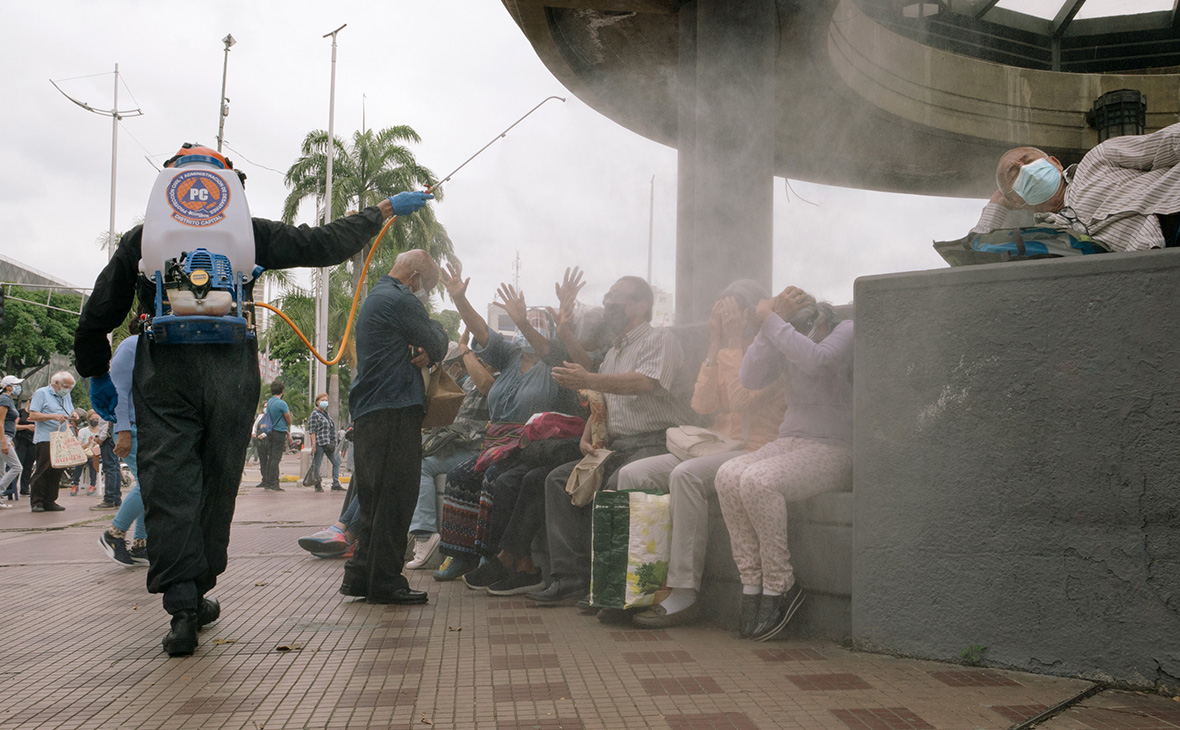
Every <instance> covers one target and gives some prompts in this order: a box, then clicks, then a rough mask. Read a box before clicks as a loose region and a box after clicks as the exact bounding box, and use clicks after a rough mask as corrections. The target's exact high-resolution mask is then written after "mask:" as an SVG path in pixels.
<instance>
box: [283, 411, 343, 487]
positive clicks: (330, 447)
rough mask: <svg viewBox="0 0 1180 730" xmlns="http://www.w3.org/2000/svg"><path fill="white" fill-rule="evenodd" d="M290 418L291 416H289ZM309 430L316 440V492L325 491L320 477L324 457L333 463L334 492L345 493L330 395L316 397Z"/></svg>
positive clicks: (314, 462)
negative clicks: (330, 414)
mask: <svg viewBox="0 0 1180 730" xmlns="http://www.w3.org/2000/svg"><path fill="white" fill-rule="evenodd" d="M287 415H288V417H290V414H289V413H288V414H287ZM307 430H308V432H309V433H310V434H311V437H312V438H314V439H315V456H314V457H312V460H311V472H312V474H313V475H315V490H316V491H317V492H322V491H324V486H323V479H322V478H321V477H320V464H321V463H322V461H323V458H324V455H325V454H326V455H327V457H328V461H330V462H332V491H333V492H343V491H344V487H342V486H340V457H339V456H337V455H336V444H337V443H338V442H337V436H336V423H335V422H334V421H333V420H332V417H331V416H329V415H328V394H327V393H320V394H319V395H317V396H316V397H315V408H314V409H313V410H312V412H311V415H310V416H308V417H307Z"/></svg>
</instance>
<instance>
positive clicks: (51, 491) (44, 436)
mask: <svg viewBox="0 0 1180 730" xmlns="http://www.w3.org/2000/svg"><path fill="white" fill-rule="evenodd" d="M75 382H76V381H75V380H74V376H73V375H70V374H69V373H68V372H66V371H65V370H62V371H60V372H56V373H54V374H53V375H52V376H51V377H50V378H49V385H47V386H45V387H44V388H38V389H37V392H36V393H33V401H32V402H31V403H30V404H29V420H30V421H32V422H33V423H35V424H36V425H37V427H36V429H35V430H34V431H33V444H34V445H35V446H36V449H37V469H36V471H35V472H34V474H33V482H32V484H31V485H30V487H29V491H30V494H29V505H30V506H29V509H30V510H31V511H33V512H61V511H63V510H65V507H63V506H61V505H60V504H58V503H57V490H58V487H59V486H60V485H61V475H62V473H63V472H65V469H54V468H53V466H52V464H51V462H50V453H49V438H50V436H51V435H52V434H53V432H54V431H60V430H62V429H63V428H69V423H70V414H71V413H73V412H74V401H73V400H71V399H70V391H71V390H73V389H74V383H75Z"/></svg>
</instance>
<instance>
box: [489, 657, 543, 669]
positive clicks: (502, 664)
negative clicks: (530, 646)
mask: <svg viewBox="0 0 1180 730" xmlns="http://www.w3.org/2000/svg"><path fill="white" fill-rule="evenodd" d="M490 666H491V668H492V669H556V668H557V667H559V666H560V664H559V663H558V660H557V655H556V654H533V655H531V656H494V657H492V658H491V660H490Z"/></svg>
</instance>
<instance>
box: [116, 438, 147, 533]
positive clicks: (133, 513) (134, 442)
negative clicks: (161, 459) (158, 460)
mask: <svg viewBox="0 0 1180 730" xmlns="http://www.w3.org/2000/svg"><path fill="white" fill-rule="evenodd" d="M138 451H139V438H138V437H137V436H136V433H135V426H132V427H131V453H129V454H127V456H126V457H125V458H124V459H123V461H126V462H127V468H128V469H130V470H131V477H132V478H133V479H135V487H134V488H132V490H131V491H130V492H128V493H127V499H124V500H123V504H122V506H120V507H119V511H118V512H116V513H115V519H113V520H111V524H112V525H114V526H115V528H116V529H119V530H122V531H123V532H127V530H129V529H131V522H132V521H133V520H134V522H135V539H136V540H146V539H147V528H146V527H145V526H144V524H143V497H142V496H140V494H139V460H138V459H137V458H136V453H137V452H138ZM112 453H113V452H112Z"/></svg>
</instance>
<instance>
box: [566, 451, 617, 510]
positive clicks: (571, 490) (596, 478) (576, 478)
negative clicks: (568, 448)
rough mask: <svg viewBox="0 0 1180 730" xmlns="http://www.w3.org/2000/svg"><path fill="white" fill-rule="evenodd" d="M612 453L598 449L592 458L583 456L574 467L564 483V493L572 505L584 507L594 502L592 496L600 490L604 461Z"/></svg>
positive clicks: (604, 468) (604, 467)
mask: <svg viewBox="0 0 1180 730" xmlns="http://www.w3.org/2000/svg"><path fill="white" fill-rule="evenodd" d="M613 453H615V452H613V451H611V450H609V449H598V451H596V452H595V454H594V455H593V456H583V457H582V460H581V461H579V462H578V463H577V465H576V466H574V470H573V471H572V472H570V476H569V479H567V480H566V482H565V493H566V494H568V495H569V496H570V503H571V504H572V505H574V506H575V507H585V506H586V505H588V504H590V502H591V501H593V500H594V495H595V494H597V493H598V490H599V489H601V488H602V482H603V478H602V476H603V473H604V472H605V471H606V460H607V459H609V458H610V456H611V454H613Z"/></svg>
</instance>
